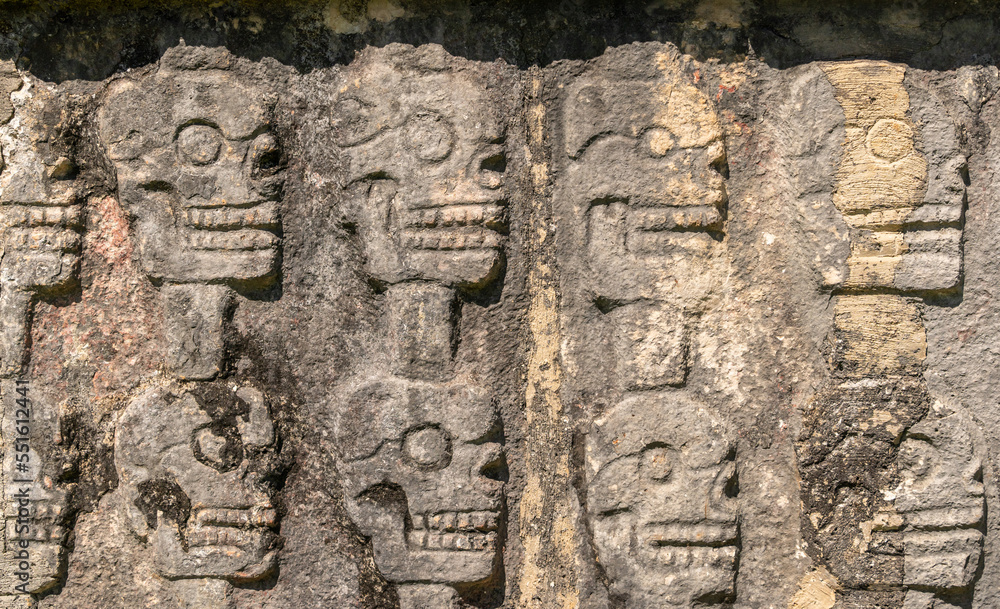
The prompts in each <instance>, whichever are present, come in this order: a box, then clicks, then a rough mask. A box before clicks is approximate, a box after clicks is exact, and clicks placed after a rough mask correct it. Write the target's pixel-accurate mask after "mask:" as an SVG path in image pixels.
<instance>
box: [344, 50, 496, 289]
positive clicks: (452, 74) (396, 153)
mask: <svg viewBox="0 0 1000 609" xmlns="http://www.w3.org/2000/svg"><path fill="white" fill-rule="evenodd" d="M369 59H370V61H361V62H356V63H360V66H361V67H359V68H358V73H357V74H351V75H350V76H349V78H348V80H347V83H346V86H345V87H344V88H343V89H342V90H341V92H340V94H339V97H338V99H337V101H336V104H335V106H334V108H333V115H332V120H333V125H332V131H333V137H334V141H335V143H336V144H337V146H339V147H340V148H342V149H343V150H344V152H345V156H346V159H347V160H348V164H349V168H348V173H347V176H346V179H345V183H346V184H348V186H349V188H350V190H351V191H352V193H353V200H354V204H355V205H356V206H357V209H356V211H355V212H354V215H355V216H356V217H357V220H358V228H359V232H360V236H361V238H362V242H363V243H364V246H365V248H366V253H367V257H368V261H367V264H368V272H369V273H370V274H371V276H372V277H374V278H375V279H376V280H378V281H381V282H384V283H390V284H391V283H398V282H400V281H405V280H408V279H430V280H434V281H440V282H442V283H444V284H446V285H449V286H479V285H483V284H485V283H487V282H488V281H490V280H491V279H492V278H493V277H495V276H496V274H497V273H498V272H499V270H500V267H501V263H502V260H501V248H502V245H503V242H504V234H505V233H506V232H507V220H506V205H507V202H506V193H505V190H504V173H505V171H506V155H505V151H504V139H505V130H504V126H503V124H502V123H501V122H500V120H499V119H498V117H497V111H496V107H497V102H496V101H495V100H493V99H492V98H491V94H490V92H488V91H487V89H486V87H485V84H484V83H483V82H480V80H479V79H477V77H476V76H475V75H473V74H472V73H471V72H465V71H460V70H457V69H448V67H447V65H448V61H449V58H448V56H447V54H446V53H445V51H444V50H443V49H442V48H441V47H438V46H436V45H427V46H426V47H421V48H420V49H412V48H410V47H404V46H402V45H389V47H387V48H386V49H384V50H382V51H378V52H372V54H371V56H370V57H369Z"/></svg>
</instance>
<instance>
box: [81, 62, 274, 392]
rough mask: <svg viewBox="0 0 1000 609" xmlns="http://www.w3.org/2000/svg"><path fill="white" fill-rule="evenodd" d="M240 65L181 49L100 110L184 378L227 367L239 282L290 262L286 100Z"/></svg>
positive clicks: (123, 86) (171, 351) (121, 83)
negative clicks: (281, 114)
mask: <svg viewBox="0 0 1000 609" xmlns="http://www.w3.org/2000/svg"><path fill="white" fill-rule="evenodd" d="M236 63H237V60H236V58H235V57H233V56H232V55H229V54H228V53H226V52H224V51H220V50H217V49H205V48H201V47H184V46H181V47H176V48H174V49H172V50H171V51H170V52H168V53H167V54H166V55H165V56H164V57H163V59H161V61H160V66H159V69H158V70H157V71H156V72H155V73H153V74H151V75H149V76H148V77H145V78H140V79H136V80H133V79H130V78H122V79H119V80H117V81H116V82H114V83H113V84H112V86H111V90H110V91H109V93H108V97H107V100H106V102H105V104H104V105H103V107H102V108H101V111H100V115H99V117H98V122H99V127H100V137H101V143H102V144H103V145H104V147H105V149H106V151H107V154H108V156H109V157H110V159H111V161H112V162H113V163H114V165H115V170H116V172H117V177H118V192H119V196H120V198H121V202H122V204H123V206H124V207H125V208H126V210H127V211H128V213H129V215H130V217H131V224H132V227H133V230H134V231H135V233H136V241H137V244H138V250H139V258H140V260H141V264H142V268H143V270H144V272H145V273H146V274H147V276H148V277H149V278H150V279H151V280H152V281H153V282H155V283H156V284H158V285H160V286H162V287H161V292H162V293H163V305H164V311H165V314H166V319H167V321H166V323H167V339H168V341H169V345H168V347H167V355H168V363H169V364H170V366H171V368H172V369H173V370H174V372H175V374H177V376H178V377H179V378H183V379H190V380H206V379H211V378H214V377H215V376H216V375H217V374H218V373H219V372H220V371H222V370H223V369H224V367H225V364H224V361H223V355H224V353H223V344H222V335H223V326H224V323H225V320H226V317H227V312H228V311H227V309H228V308H229V302H228V301H229V300H230V299H231V298H232V290H231V288H235V289H237V290H248V289H258V290H259V289H264V288H267V287H269V286H271V285H273V284H274V283H275V282H276V281H277V278H278V273H279V270H280V269H279V260H280V239H279V237H278V231H280V227H281V218H280V210H279V204H280V202H281V197H282V192H283V187H284V166H285V158H284V154H283V152H282V148H281V145H280V143H279V142H278V140H277V138H276V136H275V134H274V133H273V129H272V113H273V107H274V103H275V99H274V96H273V94H271V93H269V92H268V91H267V90H266V89H264V88H262V87H260V86H259V85H257V84H255V83H254V80H253V79H252V77H250V76H249V75H245V74H241V73H240V72H239V71H238V69H237V67H236V65H235V64H236Z"/></svg>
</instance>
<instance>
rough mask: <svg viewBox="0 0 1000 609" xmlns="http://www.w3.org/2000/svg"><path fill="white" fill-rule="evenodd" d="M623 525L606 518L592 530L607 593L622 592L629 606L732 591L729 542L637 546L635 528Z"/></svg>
mask: <svg viewBox="0 0 1000 609" xmlns="http://www.w3.org/2000/svg"><path fill="white" fill-rule="evenodd" d="M629 529H630V527H629V525H628V524H625V523H622V522H620V519H615V518H611V519H608V520H607V521H605V522H603V523H600V526H598V527H596V528H595V532H597V533H598V535H597V538H596V541H597V551H598V555H599V557H600V561H601V564H602V565H604V569H605V571H606V573H607V574H608V577H609V578H610V579H611V582H612V584H611V585H612V591H614V592H615V593H617V594H621V595H622V596H627V597H628V598H629V602H628V605H627V606H628V607H629V608H630V609H632V608H635V609H644V608H646V607H662V606H666V607H691V606H692V605H694V604H695V603H702V604H713V603H722V602H725V601H726V600H728V599H732V597H733V596H734V595H735V593H736V566H737V561H738V557H739V549H738V548H739V546H738V545H736V544H735V543H726V544H724V545H718V546H714V545H695V544H691V545H685V544H682V543H677V544H676V545H664V546H650V545H647V544H639V543H638V542H637V541H636V540H637V539H638V537H637V535H636V532H635V531H632V533H628V531H629ZM611 530H617V534H612V533H610V531H611ZM602 532H604V533H605V534H603V535H602V534H600V533H602ZM622 533H624V534H622ZM630 538H631V540H630Z"/></svg>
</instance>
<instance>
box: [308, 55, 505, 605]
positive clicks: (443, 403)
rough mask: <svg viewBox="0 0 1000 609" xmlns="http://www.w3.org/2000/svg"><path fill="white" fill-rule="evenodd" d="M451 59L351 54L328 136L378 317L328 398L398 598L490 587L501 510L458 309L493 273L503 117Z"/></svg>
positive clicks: (346, 463)
mask: <svg viewBox="0 0 1000 609" xmlns="http://www.w3.org/2000/svg"><path fill="white" fill-rule="evenodd" d="M453 62H454V60H452V59H450V58H449V57H448V56H447V55H446V54H445V53H444V52H443V50H442V49H440V48H435V47H426V48H422V49H419V50H415V49H408V48H405V47H390V48H389V49H386V50H385V51H384V52H372V53H370V54H368V55H367V56H366V57H364V58H363V59H359V60H358V61H356V62H355V63H354V64H352V65H351V66H350V68H349V69H348V71H347V73H346V74H345V80H344V86H343V87H341V88H340V89H339V91H338V92H337V97H336V100H335V103H334V104H333V106H332V110H331V112H332V116H331V125H332V127H331V133H330V134H329V135H328V136H327V137H329V138H330V139H331V140H332V141H333V143H334V144H335V145H336V146H337V147H338V148H339V149H340V151H341V153H342V155H343V158H344V159H345V165H346V172H345V173H346V175H344V176H341V178H340V179H341V180H342V184H344V186H345V188H344V193H345V196H346V197H347V199H348V200H347V202H346V206H347V214H348V216H349V218H350V221H351V222H352V223H353V224H354V225H356V227H357V234H358V237H359V242H360V245H361V247H362V249H363V252H364V256H365V270H366V273H367V275H368V278H369V280H370V282H371V283H372V285H373V286H375V288H376V289H377V290H378V291H379V292H380V293H381V299H380V300H381V307H382V315H383V318H382V325H383V328H384V332H385V344H384V345H383V347H382V348H383V349H384V350H385V353H384V355H383V356H382V357H379V356H377V355H376V356H374V357H373V362H372V364H373V365H372V366H371V367H370V368H368V369H366V370H362V371H361V372H360V374H359V375H358V379H357V381H356V383H355V384H354V386H353V388H352V389H350V390H349V394H350V397H349V398H348V400H347V401H346V404H345V405H344V406H343V407H341V409H340V411H339V412H338V417H337V423H336V428H337V437H338V441H339V443H340V450H341V459H340V464H339V467H340V471H341V474H342V475H343V478H344V482H343V484H344V493H345V499H346V506H347V511H348V513H349V514H350V516H351V518H352V519H353V520H354V522H355V523H356V524H357V526H358V528H359V529H360V531H361V532H362V533H363V534H364V535H365V536H367V537H370V538H371V543H372V549H373V551H374V555H375V563H376V565H377V566H378V569H379V571H380V572H381V574H382V576H383V577H385V578H386V579H387V580H389V581H390V582H393V583H395V584H396V585H397V593H398V597H399V602H400V606H401V607H403V608H404V609H416V608H418V607H421V608H423V607H427V608H432V607H434V608H437V607H441V608H444V607H451V606H453V605H452V604H453V603H456V602H458V599H459V597H460V596H463V595H464V596H468V595H470V594H472V595H475V594H481V593H482V590H483V589H489V588H491V587H495V586H496V585H497V581H496V578H497V574H498V573H499V572H500V569H501V564H502V556H501V549H502V547H503V544H504V539H503V532H504V530H505V526H506V525H505V519H506V510H505V501H504V484H503V480H504V479H505V478H506V471H505V470H506V463H505V460H504V454H503V440H504V438H503V427H502V425H501V423H500V419H499V413H498V411H497V409H496V405H495V401H494V398H493V397H492V396H491V395H490V392H489V390H488V389H487V387H485V386H482V385H481V384H480V382H481V381H477V380H476V378H475V377H477V376H479V377H481V375H482V374H483V371H481V370H476V369H475V368H474V367H473V368H471V369H470V366H466V365H464V363H463V362H461V361H460V360H456V354H457V353H458V345H459V344H460V343H461V341H462V340H463V338H465V337H463V336H462V335H461V328H462V319H463V316H464V315H465V314H466V313H467V312H468V311H467V309H468V308H469V307H477V306H481V305H478V304H476V302H475V300H476V299H478V298H480V296H479V295H482V294H484V293H485V292H486V291H488V290H498V289H501V288H502V285H503V274H504V269H505V257H504V245H505V242H506V233H507V227H508V221H507V202H508V201H507V192H506V186H505V178H506V175H505V173H506V163H507V161H506V150H505V141H506V124H505V122H504V120H503V119H502V118H498V117H502V116H503V111H502V110H500V111H498V108H497V105H498V103H499V101H498V100H499V97H498V96H496V95H494V94H493V93H492V92H490V91H489V90H488V89H487V88H486V87H485V81H484V79H483V77H482V76H480V75H478V74H476V73H475V71H474V70H472V69H470V68H468V67H465V68H464V69H459V65H460V64H458V62H454V65H451V64H452V63H453ZM383 363H384V366H385V368H384V369H383ZM473 364H475V360H473ZM383 370H384V371H383Z"/></svg>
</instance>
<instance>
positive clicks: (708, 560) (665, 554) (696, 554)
mask: <svg viewBox="0 0 1000 609" xmlns="http://www.w3.org/2000/svg"><path fill="white" fill-rule="evenodd" d="M655 556H656V562H658V563H659V564H661V565H664V566H670V567H682V568H683V567H691V568H696V567H710V568H729V569H731V568H733V565H734V563H735V562H736V546H722V547H719V548H712V547H705V546H663V547H659V548H657V549H656V550H655Z"/></svg>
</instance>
